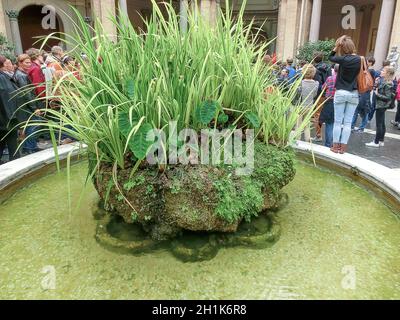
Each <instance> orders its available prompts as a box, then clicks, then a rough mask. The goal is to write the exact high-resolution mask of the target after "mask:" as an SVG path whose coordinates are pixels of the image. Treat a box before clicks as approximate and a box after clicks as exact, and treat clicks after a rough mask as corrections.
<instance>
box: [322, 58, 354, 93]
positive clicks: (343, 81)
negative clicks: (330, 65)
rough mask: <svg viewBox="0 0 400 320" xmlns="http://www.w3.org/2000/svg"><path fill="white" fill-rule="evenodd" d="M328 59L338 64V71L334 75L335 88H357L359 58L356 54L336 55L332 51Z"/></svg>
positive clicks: (351, 89) (349, 89)
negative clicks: (335, 75)
mask: <svg viewBox="0 0 400 320" xmlns="http://www.w3.org/2000/svg"><path fill="white" fill-rule="evenodd" d="M329 61H331V62H334V63H338V64H339V71H338V75H337V77H336V90H346V91H350V92H352V91H354V90H357V76H358V74H359V73H360V69H361V58H360V56H357V55H345V56H337V55H336V52H335V51H332V52H331V54H330V56H329Z"/></svg>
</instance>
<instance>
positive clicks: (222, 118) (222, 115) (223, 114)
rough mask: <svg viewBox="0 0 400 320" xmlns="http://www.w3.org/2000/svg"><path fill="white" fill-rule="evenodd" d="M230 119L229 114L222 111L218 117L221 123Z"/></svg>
mask: <svg viewBox="0 0 400 320" xmlns="http://www.w3.org/2000/svg"><path fill="white" fill-rule="evenodd" d="M228 120H229V116H228V115H227V114H225V113H221V114H220V115H219V117H218V123H220V124H225V123H227V122H228Z"/></svg>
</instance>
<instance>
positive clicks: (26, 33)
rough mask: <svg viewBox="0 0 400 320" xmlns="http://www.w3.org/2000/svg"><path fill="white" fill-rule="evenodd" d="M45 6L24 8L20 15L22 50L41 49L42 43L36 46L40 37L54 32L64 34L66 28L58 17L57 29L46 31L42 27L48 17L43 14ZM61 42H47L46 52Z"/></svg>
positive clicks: (56, 20)
mask: <svg viewBox="0 0 400 320" xmlns="http://www.w3.org/2000/svg"><path fill="white" fill-rule="evenodd" d="M42 9H43V6H40V5H29V6H27V7H24V8H23V9H22V10H21V11H20V13H19V18H18V21H19V27H20V32H21V41H22V49H23V50H24V51H25V50H27V49H29V48H32V47H36V48H39V47H40V46H41V43H37V44H34V43H35V42H36V41H37V40H38V37H43V36H46V35H49V34H51V33H53V32H63V31H64V26H63V24H62V22H61V19H60V17H59V16H58V15H56V19H55V22H56V24H55V28H54V29H51V28H50V29H44V28H43V26H42V21H43V18H45V17H46V15H47V14H48V12H46V13H42ZM58 44H59V41H57V40H49V41H47V43H46V45H45V47H44V50H50V48H51V47H52V46H54V45H58Z"/></svg>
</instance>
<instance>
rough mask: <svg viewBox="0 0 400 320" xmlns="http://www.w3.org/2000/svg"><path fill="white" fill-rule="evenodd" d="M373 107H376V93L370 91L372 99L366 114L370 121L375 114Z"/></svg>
mask: <svg viewBox="0 0 400 320" xmlns="http://www.w3.org/2000/svg"><path fill="white" fill-rule="evenodd" d="M375 107H376V95H375V91H373V92H372V99H371V111H370V112H369V114H368V120H369V121H371V120H372V118H373V117H374V114H375Z"/></svg>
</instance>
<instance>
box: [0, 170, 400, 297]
mask: <svg viewBox="0 0 400 320" xmlns="http://www.w3.org/2000/svg"><path fill="white" fill-rule="evenodd" d="M86 172H87V165H86V163H80V164H77V165H74V166H73V167H72V170H71V176H72V179H71V190H72V194H71V202H72V204H73V205H77V204H78V202H80V206H79V208H78V209H77V210H75V211H74V212H72V213H70V212H69V210H68V201H69V199H68V185H67V172H66V171H63V172H61V173H59V174H53V175H50V176H47V177H45V178H42V179H40V180H38V181H37V182H35V183H34V184H33V185H31V186H29V187H27V188H25V189H24V190H20V191H19V192H17V193H16V194H15V195H14V196H13V197H12V198H10V199H8V200H7V201H6V202H5V203H3V204H1V205H0V256H1V260H0V299H399V298H400V221H399V219H398V218H397V217H396V215H395V214H394V213H393V212H392V211H391V210H390V209H389V208H388V207H386V206H385V205H384V204H383V203H382V202H381V201H380V200H378V199H377V198H375V197H374V196H373V194H372V193H370V192H368V191H366V190H364V189H362V188H360V187H358V186H356V185H355V184H353V183H352V182H350V181H348V180H346V179H344V178H342V177H340V176H337V175H335V174H332V173H330V172H329V171H322V170H319V169H316V168H313V167H311V166H308V165H306V164H303V163H299V164H298V165H297V175H296V178H295V180H294V181H293V182H292V183H291V184H290V185H289V186H287V187H286V188H285V189H284V192H286V193H287V194H288V195H289V199H290V200H289V204H288V205H287V206H286V207H285V208H283V209H282V210H280V211H279V212H277V213H275V219H276V221H277V222H278V223H279V224H280V227H281V230H282V233H281V237H280V239H279V240H278V241H277V242H276V243H275V244H274V245H273V246H272V247H270V248H266V249H257V250H255V249H246V248H242V247H238V248H221V249H220V250H219V252H218V254H217V255H216V257H215V258H213V259H212V260H210V261H203V262H194V263H184V262H182V261H180V260H178V259H176V258H175V257H174V256H173V255H171V254H170V252H167V251H165V250H157V251H154V252H150V253H146V254H143V255H140V256H137V255H129V254H120V253H116V252H113V251H110V250H107V249H105V248H103V247H101V246H100V245H99V244H98V243H97V242H96V240H95V237H94V235H95V230H96V224H97V221H96V220H94V218H93V215H92V212H93V211H94V210H95V209H96V207H97V202H98V196H97V194H96V191H95V190H94V188H93V187H92V186H91V185H88V186H87V187H86V188H84V187H83V183H84V181H85V177H86ZM82 192H83V196H82V197H81V194H82ZM80 198H81V199H80ZM49 277H51V281H50V282H49ZM49 283H50V284H51V285H50V286H49Z"/></svg>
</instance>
